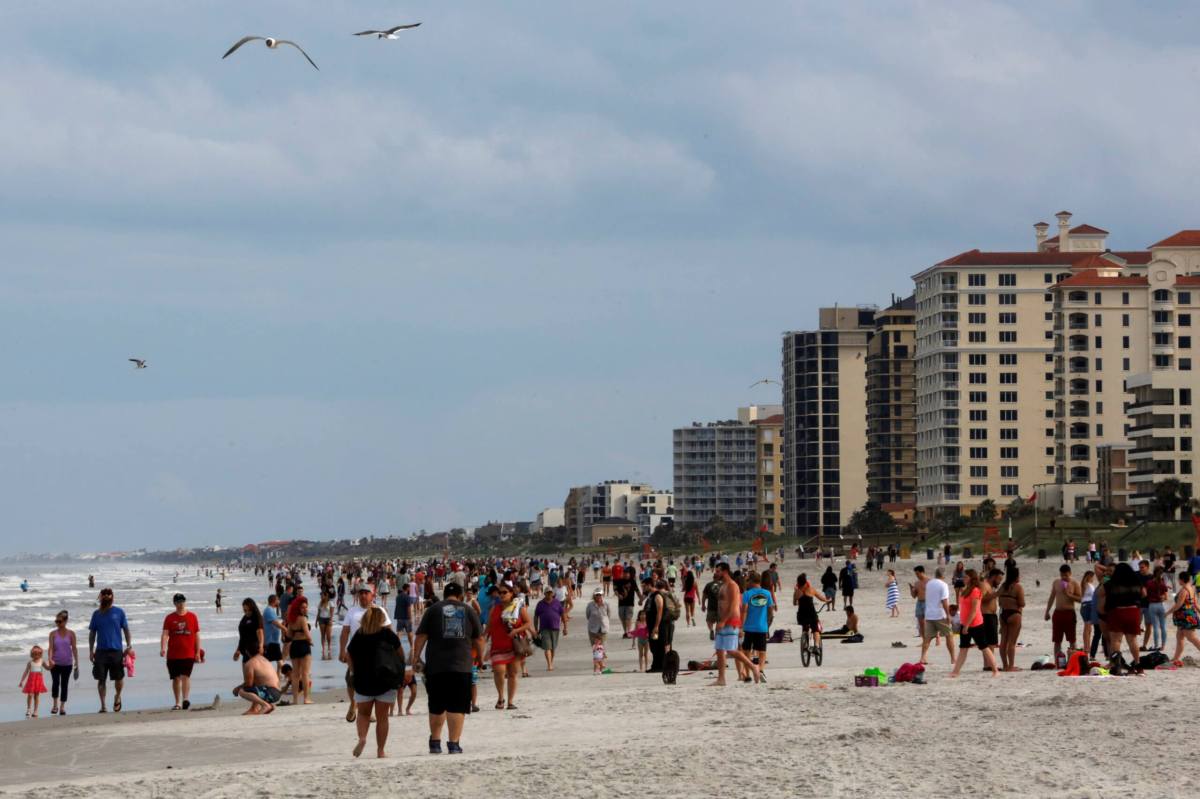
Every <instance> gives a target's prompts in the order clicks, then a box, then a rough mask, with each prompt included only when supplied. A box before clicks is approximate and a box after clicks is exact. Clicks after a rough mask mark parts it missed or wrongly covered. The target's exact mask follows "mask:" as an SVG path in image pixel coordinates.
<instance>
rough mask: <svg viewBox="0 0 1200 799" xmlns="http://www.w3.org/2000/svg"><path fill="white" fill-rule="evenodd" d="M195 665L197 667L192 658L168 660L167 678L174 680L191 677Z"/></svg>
mask: <svg viewBox="0 0 1200 799" xmlns="http://www.w3.org/2000/svg"><path fill="white" fill-rule="evenodd" d="M194 665H196V661H195V660H192V659H191V658H178V659H175V658H168V659H167V676H169V677H170V678H171V679H172V680H173V679H175V678H176V677H191V676H192V666H194Z"/></svg>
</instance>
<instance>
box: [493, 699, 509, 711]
mask: <svg viewBox="0 0 1200 799" xmlns="http://www.w3.org/2000/svg"><path fill="white" fill-rule="evenodd" d="M510 707H511V705H510ZM496 710H504V700H503V699H501V700H500V701H499V702H497V703H496Z"/></svg>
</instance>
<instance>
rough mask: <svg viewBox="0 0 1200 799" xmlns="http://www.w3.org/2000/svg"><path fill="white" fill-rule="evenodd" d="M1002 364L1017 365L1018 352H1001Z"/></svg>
mask: <svg viewBox="0 0 1200 799" xmlns="http://www.w3.org/2000/svg"><path fill="white" fill-rule="evenodd" d="M1000 365H1001V366H1016V365H1017V354H1016V353H1015V352H1002V353H1000Z"/></svg>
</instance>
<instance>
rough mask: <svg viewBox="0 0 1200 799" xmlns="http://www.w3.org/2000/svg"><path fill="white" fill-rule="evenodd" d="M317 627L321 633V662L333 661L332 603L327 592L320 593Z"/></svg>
mask: <svg viewBox="0 0 1200 799" xmlns="http://www.w3.org/2000/svg"><path fill="white" fill-rule="evenodd" d="M317 627H318V628H319V629H320V631H321V660H333V603H332V602H331V601H330V596H329V592H328V591H322V592H321V604H319V605H317Z"/></svg>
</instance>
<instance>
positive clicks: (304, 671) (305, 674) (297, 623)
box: [287, 597, 312, 705]
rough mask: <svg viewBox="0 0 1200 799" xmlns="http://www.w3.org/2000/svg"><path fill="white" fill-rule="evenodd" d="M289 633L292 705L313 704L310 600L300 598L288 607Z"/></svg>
mask: <svg viewBox="0 0 1200 799" xmlns="http://www.w3.org/2000/svg"><path fill="white" fill-rule="evenodd" d="M287 618H288V622H287V631H288V638H289V639H290V640H291V643H290V644H289V645H288V646H289V648H288V654H289V655H290V657H291V660H292V704H300V694H303V695H304V704H306V705H311V704H312V696H311V695H312V627H310V626H309V623H308V598H307V597H300V598H298V599H294V600H292V604H290V605H288V614H287Z"/></svg>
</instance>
